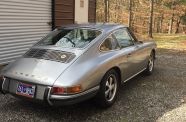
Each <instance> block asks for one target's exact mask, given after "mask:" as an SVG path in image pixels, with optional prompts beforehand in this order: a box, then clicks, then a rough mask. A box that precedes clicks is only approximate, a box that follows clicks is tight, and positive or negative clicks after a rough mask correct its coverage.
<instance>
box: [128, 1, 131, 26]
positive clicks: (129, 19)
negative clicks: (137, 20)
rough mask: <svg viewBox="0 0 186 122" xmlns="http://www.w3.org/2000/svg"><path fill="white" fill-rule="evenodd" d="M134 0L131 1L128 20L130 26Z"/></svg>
mask: <svg viewBox="0 0 186 122" xmlns="http://www.w3.org/2000/svg"><path fill="white" fill-rule="evenodd" d="M131 21H132V0H129V18H128V26H129V27H131V25H132V22H131Z"/></svg>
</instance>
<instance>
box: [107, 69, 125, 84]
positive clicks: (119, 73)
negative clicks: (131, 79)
mask: <svg viewBox="0 0 186 122" xmlns="http://www.w3.org/2000/svg"><path fill="white" fill-rule="evenodd" d="M110 70H115V71H116V72H117V74H118V78H119V81H120V82H119V83H121V80H122V76H121V70H120V68H119V67H118V66H114V67H112V68H110V69H109V70H107V71H106V73H107V72H108V71H110ZM106 73H105V74H106Z"/></svg>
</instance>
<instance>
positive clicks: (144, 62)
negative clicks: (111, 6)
mask: <svg viewBox="0 0 186 122" xmlns="http://www.w3.org/2000/svg"><path fill="white" fill-rule="evenodd" d="M155 53H156V44H155V42H153V41H148V42H142V41H139V40H137V39H136V37H135V36H134V34H133V33H132V32H131V30H130V29H129V28H128V27H127V26H124V25H119V24H81V25H79V24H75V25H68V26H63V27H59V28H57V29H55V30H54V31H52V32H51V33H49V34H48V35H47V36H46V37H44V38H43V39H41V41H39V42H38V43H36V44H35V45H34V46H33V47H31V48H30V50H28V51H27V52H26V53H25V54H24V55H23V56H22V57H21V58H19V59H18V60H16V61H15V62H13V63H11V64H9V65H8V66H6V67H5V68H4V69H3V70H2V71H1V82H0V91H1V92H2V93H3V94H7V93H9V94H12V95H13V96H15V97H18V98H21V99H26V100H30V101H39V102H43V103H47V104H49V105H51V106H58V105H69V104H75V103H78V102H81V101H84V100H87V99H89V98H94V100H95V102H96V103H97V104H98V105H100V106H101V107H109V106H111V105H112V104H113V103H114V102H115V100H116V97H117V93H118V90H119V87H120V85H121V84H122V83H125V82H126V81H128V80H130V79H131V78H133V77H135V76H136V75H138V74H139V73H142V72H143V73H144V74H146V75H150V74H152V72H153V69H154V60H155Z"/></svg>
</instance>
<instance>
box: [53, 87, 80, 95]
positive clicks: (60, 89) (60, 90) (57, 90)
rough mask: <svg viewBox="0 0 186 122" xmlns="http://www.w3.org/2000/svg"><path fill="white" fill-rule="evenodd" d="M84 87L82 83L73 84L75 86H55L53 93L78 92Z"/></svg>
mask: <svg viewBox="0 0 186 122" xmlns="http://www.w3.org/2000/svg"><path fill="white" fill-rule="evenodd" d="M81 91H82V88H81V86H80V85H77V86H73V87H53V88H52V90H51V93H52V94H54V95H61V94H76V93H80V92H81Z"/></svg>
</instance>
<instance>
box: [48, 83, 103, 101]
mask: <svg viewBox="0 0 186 122" xmlns="http://www.w3.org/2000/svg"><path fill="white" fill-rule="evenodd" d="M99 87H100V86H96V87H94V88H91V89H89V90H87V91H85V92H82V93H79V94H75V95H68V96H64V95H51V96H50V99H57V100H65V99H71V98H77V97H80V96H82V95H86V94H88V93H90V92H93V91H97V90H99Z"/></svg>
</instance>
